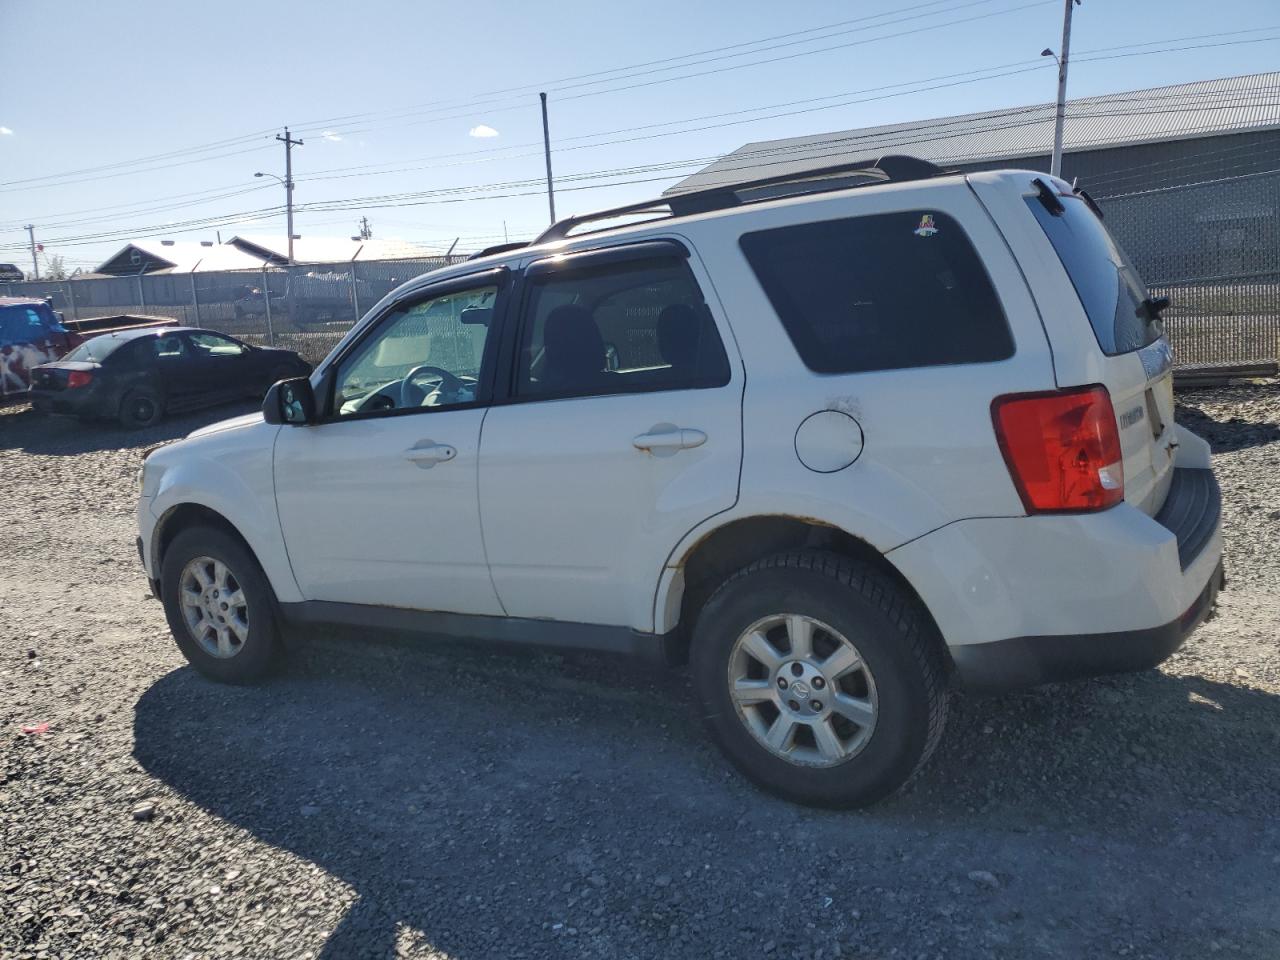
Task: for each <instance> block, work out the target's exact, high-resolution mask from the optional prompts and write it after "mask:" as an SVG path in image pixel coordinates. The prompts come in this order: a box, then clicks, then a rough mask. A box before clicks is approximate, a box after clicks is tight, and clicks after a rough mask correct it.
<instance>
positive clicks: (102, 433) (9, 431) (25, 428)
mask: <svg viewBox="0 0 1280 960" xmlns="http://www.w3.org/2000/svg"><path fill="white" fill-rule="evenodd" d="M261 408H262V405H261V404H260V403H256V402H250V401H243V402H236V403H229V404H225V405H222V406H217V407H211V408H210V409H207V410H199V411H196V412H194V413H183V414H175V415H173V416H171V417H166V418H165V419H163V420H161V421H160V422H159V423H157V424H156V425H155V426H153V427H148V428H146V429H143V430H126V429H125V428H124V427H121V426H120V425H119V424H117V423H115V422H114V421H110V420H103V421H91V422H89V423H82V422H81V421H79V420H76V419H74V418H72V417H58V416H46V415H44V414H39V413H36V412H35V411H34V410H32V409H30V408H29V407H28V408H26V409H18V410H9V411H0V450H22V451H23V452H25V453H32V454H39V455H41V456H57V457H62V456H67V457H73V456H77V455H78V454H82V453H96V452H99V451H103V450H127V449H129V448H131V447H136V448H142V447H149V446H152V445H153V444H157V443H164V442H166V441H168V440H179V439H181V438H182V437H185V436H186V435H187V434H189V433H191V431H193V430H199V429H200V428H201V427H207V426H208V425H209V424H211V423H217V422H218V421H220V420H227V419H230V418H231V417H239V416H243V415H244V414H246V413H253V412H254V411H255V410H260V409H261Z"/></svg>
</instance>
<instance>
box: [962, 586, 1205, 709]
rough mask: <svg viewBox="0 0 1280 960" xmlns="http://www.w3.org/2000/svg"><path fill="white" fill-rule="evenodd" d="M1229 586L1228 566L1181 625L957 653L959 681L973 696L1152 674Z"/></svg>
mask: <svg viewBox="0 0 1280 960" xmlns="http://www.w3.org/2000/svg"><path fill="white" fill-rule="evenodd" d="M1223 582H1224V577H1223V572H1222V564H1221V562H1219V564H1218V567H1217V569H1216V570H1214V573H1213V576H1212V577H1210V579H1209V582H1208V583H1207V584H1205V587H1204V589H1203V590H1202V591H1200V595H1199V596H1198V597H1196V600H1195V602H1194V603H1193V604H1192V605H1191V606H1190V607H1188V608H1187V610H1186V612H1184V613H1183V614H1182V616H1180V617H1179V618H1178V619H1177V620H1174V621H1172V622H1170V623H1166V624H1162V625H1161V626H1158V627H1150V628H1148V629H1146V630H1124V631H1119V632H1115V633H1090V634H1080V635H1078V636H1051V637H1013V638H1011V639H1009V640H997V641H995V642H994V643H972V644H968V645H966V646H963V647H952V648H951V658H952V660H953V661H954V663H955V667H956V676H957V678H958V679H959V681H960V683H961V685H962V686H963V687H964V688H965V689H966V690H969V691H973V692H978V693H987V692H994V691H1000V690H1013V689H1018V688H1020V687H1031V686H1036V685H1037V684H1041V683H1055V682H1057V681H1060V680H1078V679H1081V678H1083V677H1097V676H1102V675H1105V674H1109V673H1128V672H1131V671H1134V670H1149V669H1150V668H1152V667H1155V666H1157V665H1158V664H1161V663H1163V662H1164V661H1165V660H1167V659H1168V658H1169V657H1171V656H1172V655H1173V654H1174V653H1175V652H1176V651H1177V649H1178V648H1179V647H1181V646H1182V644H1183V641H1185V640H1186V639H1187V637H1188V636H1190V635H1191V632H1192V631H1193V630H1195V629H1196V627H1198V626H1199V625H1200V624H1201V623H1203V622H1204V621H1205V620H1206V619H1207V618H1208V617H1209V616H1210V615H1211V614H1212V613H1213V608H1214V605H1215V603H1216V602H1217V599H1218V591H1219V590H1220V589H1222V585H1223Z"/></svg>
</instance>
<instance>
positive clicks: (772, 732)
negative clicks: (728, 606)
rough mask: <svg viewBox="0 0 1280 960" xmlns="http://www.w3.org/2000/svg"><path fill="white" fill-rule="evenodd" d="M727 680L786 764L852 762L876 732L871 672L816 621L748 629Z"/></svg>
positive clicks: (791, 617) (741, 709)
mask: <svg viewBox="0 0 1280 960" xmlns="http://www.w3.org/2000/svg"><path fill="white" fill-rule="evenodd" d="M727 680H728V684H729V696H730V699H731V700H732V701H733V705H734V709H735V711H736V712H737V715H738V719H739V720H741V721H742V723H743V725H744V726H745V727H746V728H747V730H748V731H749V732H750V733H751V735H752V736H753V737H754V738H755V739H756V741H757V742H758V743H759V744H760V745H761V746H763V747H764V748H765V749H766V750H768V751H769V752H770V753H772V754H773V755H774V756H776V757H780V758H781V759H783V760H786V761H788V762H789V763H794V764H797V765H799V766H805V767H834V766H837V765H839V764H842V763H847V762H848V761H849V760H852V759H853V758H854V757H856V756H857V755H858V754H859V753H860V752H861V751H862V750H863V749H864V748H865V747H866V745H867V743H868V742H869V741H870V739H871V735H872V733H873V732H874V731H875V726H876V719H877V717H878V716H879V712H880V711H879V699H878V697H877V694H876V685H875V678H874V677H872V675H871V670H870V668H869V667H868V666H867V664H866V661H864V660H863V659H862V655H861V654H860V653H859V651H858V648H857V647H855V646H854V645H853V643H852V642H851V641H850V640H849V639H848V638H847V637H845V636H844V635H843V634H841V633H840V632H838V631H837V630H835V629H833V628H832V627H830V626H829V625H827V624H825V623H823V622H822V621H820V620H815V619H814V618H813V617H807V616H803V615H801V614H795V613H785V614H775V615H772V616H768V617H764V618H762V619H760V620H757V621H756V622H755V623H753V624H751V626H749V627H747V629H746V630H744V631H743V632H742V634H741V635H740V636H739V637H738V639H737V640H736V641H735V642H734V645H733V650H732V652H731V653H730V655H729V670H728V676H727Z"/></svg>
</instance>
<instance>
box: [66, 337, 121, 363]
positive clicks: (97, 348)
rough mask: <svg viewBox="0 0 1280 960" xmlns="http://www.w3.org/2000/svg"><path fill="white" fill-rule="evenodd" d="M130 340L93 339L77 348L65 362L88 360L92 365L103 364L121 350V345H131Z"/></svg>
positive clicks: (113, 338)
mask: <svg viewBox="0 0 1280 960" xmlns="http://www.w3.org/2000/svg"><path fill="white" fill-rule="evenodd" d="M130 342H131V341H129V340H121V339H120V338H119V337H112V336H103V337H92V338H91V339H89V340H86V341H85V342H84V343H82V344H80V346H78V347H76V348H75V349H74V350H72V351H71V352H70V353H68V354H67V355H66V356H65V357H63V358H62V359H63V360H87V361H89V362H91V363H101V362H102V361H103V360H105V359H107V357H109V356H111V354H113V353H115V352H116V350H118V349H119V348H120V345H121V344H125V343H130Z"/></svg>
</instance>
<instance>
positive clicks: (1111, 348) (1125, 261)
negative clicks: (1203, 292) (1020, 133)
mask: <svg viewBox="0 0 1280 960" xmlns="http://www.w3.org/2000/svg"><path fill="white" fill-rule="evenodd" d="M1058 199H1059V200H1061V201H1062V207H1063V209H1062V211H1061V212H1060V213H1057V214H1054V213H1052V212H1050V211H1049V210H1048V209H1047V208H1046V207H1045V205H1044V204H1043V203H1041V202H1040V200H1039V198H1038V197H1028V198H1027V206H1028V207H1029V208H1030V209H1031V212H1032V213H1033V214H1035V218H1036V220H1038V221H1039V223H1040V226H1041V228H1042V229H1043V230H1044V232H1045V234H1046V236H1048V238H1049V242H1050V243H1052V244H1053V249H1054V250H1056V251H1057V253H1058V258H1059V259H1060V260H1061V261H1062V265H1063V266H1064V267H1065V268H1066V270H1067V275H1068V276H1069V277H1070V278H1071V283H1072V285H1073V286H1074V287H1075V288H1076V295H1077V296H1078V297H1079V298H1080V303H1081V305H1082V306H1083V307H1084V311H1085V313H1086V314H1088V316H1089V323H1090V325H1091V326H1092V327H1093V332H1094V333H1095V334H1096V335H1097V337H1098V345H1099V346H1101V347H1102V352H1103V353H1106V354H1108V355H1109V356H1115V355H1116V354H1121V353H1129V352H1130V351H1133V350H1138V349H1141V348H1142V347H1145V346H1147V344H1149V343H1154V342H1155V341H1156V340H1158V339H1159V338H1160V334H1161V332H1162V331H1161V325H1160V323H1159V321H1158V319H1155V318H1153V317H1152V316H1151V313H1150V312H1149V309H1148V304H1147V300H1148V298H1149V297H1150V296H1151V294H1150V293H1148V292H1147V287H1146V285H1145V284H1144V283H1143V282H1142V278H1141V277H1139V276H1138V271H1137V270H1135V269H1134V266H1133V263H1132V261H1130V260H1129V257H1128V256H1127V255H1126V254H1125V252H1124V250H1123V249H1122V248H1121V247H1120V244H1119V243H1117V242H1116V239H1115V237H1113V236H1112V235H1111V231H1109V230H1108V229H1107V228H1106V225H1105V224H1104V223H1103V222H1102V218H1101V217H1099V216H1098V215H1097V214H1095V213H1094V212H1093V211H1092V210H1090V209H1089V206H1088V204H1086V203H1085V202H1084V201H1083V200H1081V199H1080V198H1079V197H1070V196H1059V198H1058Z"/></svg>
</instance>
